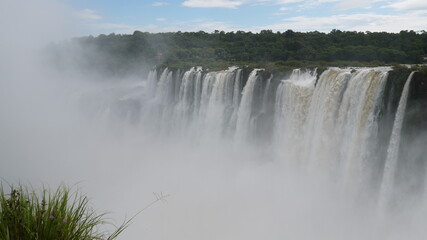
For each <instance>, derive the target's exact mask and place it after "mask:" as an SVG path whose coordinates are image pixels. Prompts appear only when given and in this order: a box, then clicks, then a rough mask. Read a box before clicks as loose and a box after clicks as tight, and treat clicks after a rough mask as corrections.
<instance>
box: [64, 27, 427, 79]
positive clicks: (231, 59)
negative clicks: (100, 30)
mask: <svg viewBox="0 0 427 240" xmlns="http://www.w3.org/2000/svg"><path fill="white" fill-rule="evenodd" d="M73 42H74V43H79V45H80V47H82V50H83V52H84V53H85V55H84V59H83V60H84V61H80V62H81V63H80V64H84V65H90V66H91V67H93V66H101V67H104V68H105V69H109V70H111V71H113V72H118V71H127V70H129V69H130V68H133V67H135V66H137V65H139V66H140V64H141V63H147V62H150V63H154V64H158V65H160V64H164V65H168V66H175V67H177V68H184V67H188V66H195V65H202V66H205V67H208V68H224V67H226V66H229V65H231V64H235V65H240V66H243V65H249V66H253V67H257V66H261V67H267V68H269V67H273V68H277V67H281V66H282V67H283V66H290V67H300V66H328V65H337V66H348V65H353V66H361V65H364V66H372V65H382V64H392V63H405V64H415V63H422V62H423V56H424V55H426V52H427V32H424V31H422V32H418V33H416V32H414V31H401V32H399V33H386V32H350V31H340V30H332V31H331V32H330V33H321V32H317V31H316V32H306V33H302V32H294V31H292V30H287V31H285V32H276V33H275V32H272V31H271V30H263V31H261V32H259V33H252V32H244V31H237V32H227V33H226V32H223V31H221V32H220V31H215V32H213V33H206V32H203V31H199V32H175V33H147V32H140V31H135V32H134V33H133V34H131V35H126V34H125V35H118V34H114V33H112V34H110V35H103V34H102V35H99V36H97V37H92V36H89V37H81V38H76V39H74V40H73ZM62 47H63V46H61V48H62ZM56 49H58V48H56ZM58 54H59V53H58V51H56V56H57V57H58V56H59V55H58ZM58 59H59V58H57V59H56V60H58ZM135 64H136V65H135Z"/></svg>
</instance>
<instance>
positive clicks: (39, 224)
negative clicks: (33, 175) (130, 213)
mask: <svg viewBox="0 0 427 240" xmlns="http://www.w3.org/2000/svg"><path fill="white" fill-rule="evenodd" d="M9 189H10V193H5V189H4V188H3V186H0V240H113V239H116V238H117V236H118V235H119V234H120V233H121V232H122V231H123V230H124V229H125V228H126V227H127V226H128V225H129V222H130V220H132V219H130V220H128V221H125V222H124V223H123V224H122V225H120V226H119V227H117V229H116V230H115V231H114V232H113V233H112V234H108V235H107V234H105V233H103V232H100V226H101V225H103V224H106V222H105V220H104V216H105V213H101V214H98V213H96V212H95V211H94V210H92V209H91V208H90V207H89V205H88V202H89V201H88V198H87V197H85V196H82V195H80V194H78V193H76V192H74V193H71V192H70V189H69V188H67V187H64V186H62V187H59V188H58V189H57V190H56V191H54V192H51V191H49V190H47V189H45V188H44V189H43V190H42V191H40V192H36V191H35V190H33V189H29V188H24V187H22V186H19V187H17V188H15V187H12V186H11V187H9Z"/></svg>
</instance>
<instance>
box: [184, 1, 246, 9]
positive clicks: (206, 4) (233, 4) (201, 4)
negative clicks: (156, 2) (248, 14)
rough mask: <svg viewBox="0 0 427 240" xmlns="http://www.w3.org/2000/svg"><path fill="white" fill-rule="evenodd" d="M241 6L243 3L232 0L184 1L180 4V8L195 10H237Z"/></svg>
mask: <svg viewBox="0 0 427 240" xmlns="http://www.w3.org/2000/svg"><path fill="white" fill-rule="evenodd" d="M242 4H244V2H243V1H232V0H186V1H184V2H183V3H182V6H185V7H195V8H237V7H238V6H240V5H242Z"/></svg>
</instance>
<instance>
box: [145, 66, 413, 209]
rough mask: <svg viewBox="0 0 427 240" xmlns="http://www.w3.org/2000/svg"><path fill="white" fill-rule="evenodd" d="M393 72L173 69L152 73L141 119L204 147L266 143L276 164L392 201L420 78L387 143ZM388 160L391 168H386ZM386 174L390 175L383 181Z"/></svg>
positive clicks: (357, 193)
mask: <svg viewBox="0 0 427 240" xmlns="http://www.w3.org/2000/svg"><path fill="white" fill-rule="evenodd" d="M389 71H390V68H384V67H382V68H381V67H379V68H355V69H350V68H348V69H340V68H329V69H327V70H325V71H324V72H323V73H322V74H321V75H320V76H318V74H317V71H316V70H301V69H295V70H294V71H293V72H292V73H291V74H290V75H288V77H285V78H283V79H277V78H276V79H275V78H273V75H272V74H266V73H265V71H264V70H261V69H255V70H252V71H251V72H250V73H249V75H247V77H246V79H245V77H243V76H244V71H243V70H242V69H239V68H237V67H232V68H230V69H228V70H224V71H215V72H204V71H203V70H202V69H201V68H200V67H198V68H191V69H190V70H188V71H186V72H184V73H183V74H182V73H181V72H180V71H171V70H169V69H167V68H166V69H164V70H163V71H162V73H161V74H160V76H158V74H157V71H156V70H152V71H151V72H150V74H149V77H148V81H147V85H146V87H145V91H146V92H145V94H144V96H145V98H144V101H143V102H142V103H141V105H142V107H141V122H143V124H144V125H145V126H153V127H152V129H154V132H155V133H157V134H161V135H165V136H171V137H176V136H179V137H180V138H181V139H182V140H183V141H186V140H185V139H190V141H191V142H193V143H194V144H197V145H201V144H205V143H207V144H208V145H209V144H211V143H218V142H224V141H229V142H232V143H238V144H237V145H236V144H231V145H235V147H239V146H241V145H250V144H254V143H255V145H257V144H258V143H261V142H263V143H264V145H263V146H266V147H268V148H267V149H268V151H269V154H268V155H265V157H267V158H268V159H270V160H274V161H280V162H281V163H283V164H284V165H285V166H287V167H288V168H289V167H290V168H296V169H298V171H301V172H303V173H306V174H309V175H313V174H314V175H319V174H320V175H323V176H327V178H328V179H330V180H332V181H334V182H335V183H337V184H338V185H339V186H341V188H342V189H345V191H347V192H348V193H349V194H351V195H352V196H354V197H356V196H359V197H357V198H360V196H363V195H369V194H372V192H376V193H375V194H374V195H375V196H378V195H380V198H381V199H382V200H380V202H384V201H386V200H384V199H388V198H389V196H388V195H390V194H389V192H390V191H391V190H390V189H392V186H393V184H394V183H393V175H394V172H395V171H396V162H397V157H398V147H399V142H400V139H399V137H400V131H401V128H402V121H403V116H404V114H405V103H406V99H407V94H408V91H409V90H408V89H409V84H410V79H411V77H412V75H413V74H411V76H410V77H409V79H408V81H407V82H406V85H405V87H404V91H403V93H402V98H401V99H400V103H399V106H398V109H397V113H396V117H395V120H394V126H393V130H392V134H391V139H386V140H384V139H381V138H380V136H379V131H380V130H379V129H380V127H381V126H380V125H379V121H380V119H381V118H382V117H383V115H382V112H383V111H384V110H383V107H384V105H386V103H384V94H385V90H386V83H387V77H388V72H389ZM245 80H246V81H245ZM391 121H393V120H391ZM387 131H391V129H390V130H387ZM384 142H387V143H388V142H390V144H389V146H388V150H387V159H386V160H385V156H381V155H380V154H378V153H379V152H381V151H382V150H381V149H384V151H383V152H384V153H385V149H386V148H381V147H382V146H384V145H385V144H383V143H384ZM259 148H261V145H260V146H259ZM266 151H267V150H266ZM384 161H385V167H384V169H378V168H379V167H378V166H384V164H383V163H384ZM378 172H384V174H383V179H382V180H380V179H379V178H378V177H377V176H378ZM379 181H381V183H380V182H379ZM379 188H380V191H379ZM366 190H367V191H366ZM379 192H380V193H379Z"/></svg>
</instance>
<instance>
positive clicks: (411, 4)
mask: <svg viewBox="0 0 427 240" xmlns="http://www.w3.org/2000/svg"><path fill="white" fill-rule="evenodd" d="M385 7H387V8H393V9H395V10H398V11H413V10H416V11H422V10H424V11H427V1H426V0H405V1H398V2H394V3H391V4H389V5H387V6H385Z"/></svg>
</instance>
